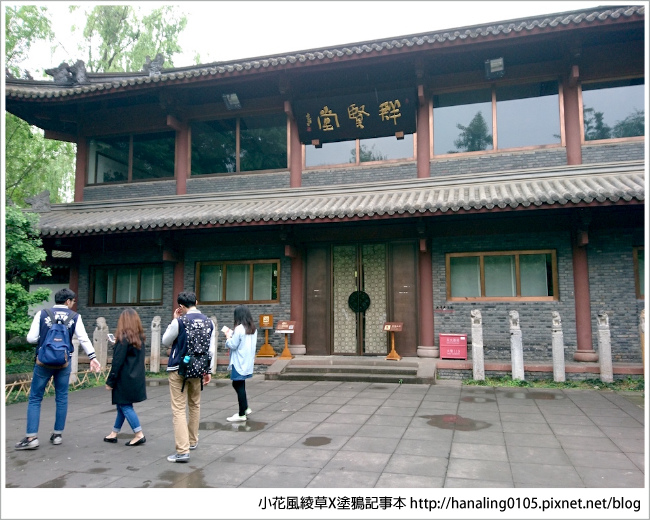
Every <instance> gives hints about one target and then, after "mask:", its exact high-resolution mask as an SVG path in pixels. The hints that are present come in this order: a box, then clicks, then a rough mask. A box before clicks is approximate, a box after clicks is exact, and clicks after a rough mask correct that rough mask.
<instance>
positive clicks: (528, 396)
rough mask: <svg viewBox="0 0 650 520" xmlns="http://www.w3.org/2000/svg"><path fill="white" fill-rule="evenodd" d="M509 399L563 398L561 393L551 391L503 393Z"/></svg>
mask: <svg viewBox="0 0 650 520" xmlns="http://www.w3.org/2000/svg"><path fill="white" fill-rule="evenodd" d="M504 395H505V396H506V397H510V398H511V399H547V400H551V401H552V400H554V399H564V396H563V395H562V394H554V393H553V392H507V393H505V394H504Z"/></svg>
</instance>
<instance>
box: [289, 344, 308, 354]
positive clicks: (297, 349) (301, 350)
mask: <svg viewBox="0 0 650 520" xmlns="http://www.w3.org/2000/svg"><path fill="white" fill-rule="evenodd" d="M289 352H291V355H292V356H304V355H305V354H306V353H307V347H306V346H305V345H289Z"/></svg>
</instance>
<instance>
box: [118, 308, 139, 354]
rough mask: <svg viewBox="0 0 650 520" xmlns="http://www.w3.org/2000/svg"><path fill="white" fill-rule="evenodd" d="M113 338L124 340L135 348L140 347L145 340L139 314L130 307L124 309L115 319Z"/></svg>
mask: <svg viewBox="0 0 650 520" xmlns="http://www.w3.org/2000/svg"><path fill="white" fill-rule="evenodd" d="M115 339H117V340H118V341H126V342H127V343H130V344H131V345H133V346H134V347H135V348H138V349H139V348H141V347H142V344H143V343H144V340H145V335H144V329H143V328H142V322H141V321H140V316H138V313H137V312H135V311H134V310H133V309H131V308H127V309H124V310H123V311H122V314H120V317H119V318H118V320H117V330H116V331H115Z"/></svg>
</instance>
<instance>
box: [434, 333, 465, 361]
mask: <svg viewBox="0 0 650 520" xmlns="http://www.w3.org/2000/svg"><path fill="white" fill-rule="evenodd" d="M438 336H439V337H440V359H443V358H446V359H467V334H438Z"/></svg>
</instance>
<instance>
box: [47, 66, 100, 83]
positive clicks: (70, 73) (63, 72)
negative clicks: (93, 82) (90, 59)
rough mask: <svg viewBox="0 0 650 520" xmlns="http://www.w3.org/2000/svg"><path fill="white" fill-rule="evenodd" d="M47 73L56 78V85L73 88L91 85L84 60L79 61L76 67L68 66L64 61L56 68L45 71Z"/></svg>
mask: <svg viewBox="0 0 650 520" xmlns="http://www.w3.org/2000/svg"><path fill="white" fill-rule="evenodd" d="M45 73H46V74H47V75H48V76H52V77H53V78H54V83H55V84H56V85H62V86H71V85H85V84H88V83H90V81H88V77H87V76H86V64H85V63H84V62H83V61H82V60H77V62H76V63H75V64H74V65H68V64H67V63H66V62H65V61H64V62H62V63H61V64H60V65H59V66H58V67H56V68H53V69H45Z"/></svg>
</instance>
